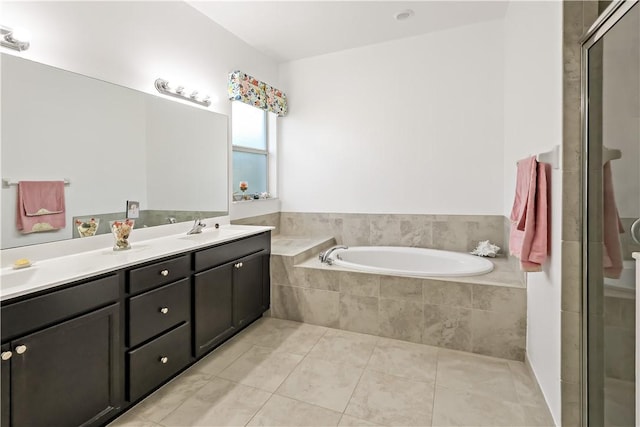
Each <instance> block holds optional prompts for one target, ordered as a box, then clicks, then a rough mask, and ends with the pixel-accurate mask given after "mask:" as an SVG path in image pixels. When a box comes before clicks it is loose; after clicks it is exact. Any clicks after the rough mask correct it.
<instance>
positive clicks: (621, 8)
mask: <svg viewBox="0 0 640 427" xmlns="http://www.w3.org/2000/svg"><path fill="white" fill-rule="evenodd" d="M639 2H640V0H617V1H613V2H612V3H611V4H610V5H609V6H608V7H607V8H606V9H605V11H604V12H603V13H602V14H601V15H600V16H599V17H598V19H596V21H595V22H594V23H593V25H592V26H591V28H589V30H588V31H587V32H586V33H585V35H584V36H583V37H582V38H581V39H580V44H581V73H580V87H581V93H580V103H581V109H582V114H581V126H580V129H581V140H582V161H581V163H582V174H581V175H582V184H581V188H582V219H581V222H582V316H581V329H582V336H581V338H582V339H581V343H580V353H581V355H582V357H581V360H580V362H581V365H582V368H581V374H582V378H581V386H582V387H581V394H582V397H581V401H582V402H581V407H582V425H583V426H589V354H588V353H589V352H588V349H589V322H588V320H589V294H588V292H589V287H588V279H589V275H588V266H589V234H588V224H589V221H588V219H589V198H588V194H589V191H588V190H589V188H588V183H589V179H588V178H589V176H588V175H589V120H588V119H589V49H590V48H591V47H592V46H593V45H595V44H596V43H597V42H598V41H600V40H601V39H602V38H603V37H604V35H605V34H606V33H607V32H608V31H609V30H610V29H611V28H613V26H614V25H616V24H617V23H618V22H619V21H620V20H621V19H622V18H623V17H624V16H625V15H626V13H627V12H629V11H630V10H631V9H632V8H633V7H634V6H636V4H638V3H639ZM638 7H640V6H638ZM637 315H638V313H636V319H637ZM636 336H637V332H636ZM637 362H638V349H637V348H636V365H637ZM637 379H638V372H637V370H636V390H637V389H638V381H637ZM639 409H640V396H639V394H638V393H637V392H636V410H635V412H636V424H638V420H639V419H640V418H639V417H640V414H639ZM638 425H640V424H638Z"/></svg>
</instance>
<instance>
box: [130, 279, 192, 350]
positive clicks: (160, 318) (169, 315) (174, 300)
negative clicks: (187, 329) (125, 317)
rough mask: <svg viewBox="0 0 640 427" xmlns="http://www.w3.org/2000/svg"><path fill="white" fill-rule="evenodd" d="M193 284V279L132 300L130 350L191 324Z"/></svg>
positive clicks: (155, 290)
mask: <svg viewBox="0 0 640 427" xmlns="http://www.w3.org/2000/svg"><path fill="white" fill-rule="evenodd" d="M189 284H190V280H189V279H183V280H180V281H179V282H176V283H172V284H170V285H166V286H163V287H161V288H158V289H154V290H152V291H149V292H145V293H144V294H142V295H138V296H135V297H133V298H129V346H130V347H133V346H135V345H138V344H140V343H141V342H142V341H144V340H146V339H149V338H151V337H153V336H155V335H158V334H159V333H161V332H162V331H166V330H167V329H170V328H171V327H173V326H175V325H177V324H178V323H181V322H187V321H188V320H189V316H190V312H191V310H190V305H191V295H190V289H191V288H190V286H189Z"/></svg>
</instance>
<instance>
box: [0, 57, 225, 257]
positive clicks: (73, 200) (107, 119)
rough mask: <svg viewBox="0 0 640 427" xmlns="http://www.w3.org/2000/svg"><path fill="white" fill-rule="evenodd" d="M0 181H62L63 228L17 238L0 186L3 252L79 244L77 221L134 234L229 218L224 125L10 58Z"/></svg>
mask: <svg viewBox="0 0 640 427" xmlns="http://www.w3.org/2000/svg"><path fill="white" fill-rule="evenodd" d="M1 67H2V69H1V76H2V109H1V110H2V113H1V116H2V117H1V120H2V129H1V136H2V140H1V162H2V168H1V169H0V170H1V173H2V178H3V179H9V180H11V181H12V182H18V181H38V180H61V179H68V180H69V185H67V186H65V199H66V200H65V202H66V203H65V205H66V227H65V228H64V229H61V230H56V231H49V232H40V233H31V234H22V233H20V232H19V231H18V230H17V228H16V211H17V209H16V203H17V186H16V185H9V186H4V185H3V187H2V242H1V243H2V244H1V246H2V249H6V248H12V247H17V246H24V245H29V244H36V243H45V242H51V241H57V240H63V239H70V238H73V237H78V236H79V235H78V230H77V228H76V220H78V219H88V218H97V219H99V222H100V224H99V230H98V234H102V233H105V232H108V221H109V220H112V219H121V218H124V217H125V216H126V212H125V209H126V202H127V200H134V201H138V202H139V203H140V206H139V209H140V218H138V219H137V220H136V226H135V228H139V227H149V226H155V225H162V224H167V223H169V222H176V221H177V222H180V221H192V220H193V218H194V217H203V218H209V217H214V216H220V215H227V214H228V206H229V205H228V203H229V202H228V200H229V198H228V194H227V193H228V183H227V179H228V172H227V165H228V140H227V131H228V118H227V116H225V115H223V114H218V113H214V112H211V111H208V110H206V109H203V108H199V107H196V106H190V105H185V104H183V103H180V102H177V101H174V100H170V99H164V98H161V97H159V96H153V95H149V94H146V93H143V92H138V91H135V90H132V89H129V88H125V87H122V86H118V85H114V84H111V83H108V82H104V81H101V80H96V79H93V78H90V77H86V76H82V75H79V74H75V73H72V72H68V71H65V70H60V69H57V68H54V67H50V66H47V65H44V64H41V63H37V62H33V61H28V60H25V59H22V58H18V57H15V56H12V55H7V54H2V56H1Z"/></svg>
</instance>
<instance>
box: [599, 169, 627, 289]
mask: <svg viewBox="0 0 640 427" xmlns="http://www.w3.org/2000/svg"><path fill="white" fill-rule="evenodd" d="M602 188H603V193H604V198H603V205H604V206H603V210H604V212H603V216H604V221H603V228H602V237H603V240H604V250H603V253H602V254H603V256H602V258H603V259H602V261H603V267H604V275H605V277H610V278H612V279H619V278H620V274H621V273H622V248H621V246H620V233H624V228H623V227H622V222H621V221H620V216H619V215H618V208H617V206H616V199H615V195H614V191H613V177H612V174H611V163H610V162H607V163H605V164H604V166H603V168H602Z"/></svg>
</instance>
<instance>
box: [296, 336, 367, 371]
mask: <svg viewBox="0 0 640 427" xmlns="http://www.w3.org/2000/svg"><path fill="white" fill-rule="evenodd" d="M378 339H379V338H378V337H375V336H373V335H365V334H358V333H355V332H347V331H341V330H339V329H329V330H328V331H327V332H326V333H325V334H324V336H323V337H322V338H320V340H319V341H318V343H317V344H316V345H315V346H314V347H313V349H312V350H311V351H310V352H309V354H308V355H307V357H311V358H314V359H322V360H328V361H332V362H335V363H346V364H348V365H353V366H357V367H361V368H364V367H365V366H366V365H367V362H368V361H369V358H370V357H371V353H373V349H374V348H375V346H376V343H377V342H378Z"/></svg>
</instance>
